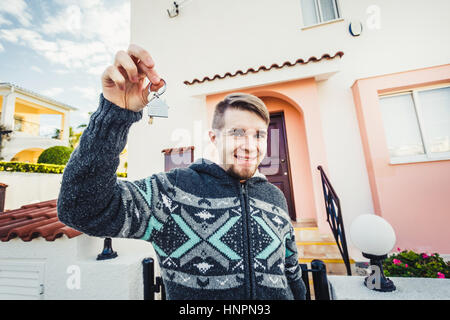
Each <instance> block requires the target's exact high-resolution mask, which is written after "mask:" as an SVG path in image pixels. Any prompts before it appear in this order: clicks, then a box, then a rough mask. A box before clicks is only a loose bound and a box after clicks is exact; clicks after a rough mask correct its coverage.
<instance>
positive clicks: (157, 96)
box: [146, 79, 169, 124]
mask: <svg viewBox="0 0 450 320" xmlns="http://www.w3.org/2000/svg"><path fill="white" fill-rule="evenodd" d="M161 81H164V86H163V87H162V88H160V89H159V90H158V91H157V92H155V91H151V89H152V86H153V83H152V84H150V86H149V88H148V93H149V95H150V94H151V95H152V97H151V98H150V100H149V102H148V104H147V106H146V107H147V114H148V116H149V119H148V123H149V124H152V123H153V118H154V117H159V118H168V117H169V106H168V105H167V104H166V102H165V101H163V100H162V99H161V96H162V95H163V93H164V92H165V91H166V81H165V80H163V79H161Z"/></svg>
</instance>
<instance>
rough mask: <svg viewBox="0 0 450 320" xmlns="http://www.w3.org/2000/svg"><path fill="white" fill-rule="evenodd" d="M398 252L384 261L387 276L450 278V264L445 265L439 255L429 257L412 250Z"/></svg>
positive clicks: (434, 254)
mask: <svg viewBox="0 0 450 320" xmlns="http://www.w3.org/2000/svg"><path fill="white" fill-rule="evenodd" d="M397 251H398V252H397V253H394V254H392V255H391V256H389V257H388V258H387V259H386V260H384V261H383V270H384V274H385V276H387V277H418V278H447V279H449V278H450V262H447V263H445V261H444V259H442V257H440V256H439V254H438V253H433V254H431V255H428V254H426V253H416V252H414V251H412V250H403V251H401V250H400V249H397Z"/></svg>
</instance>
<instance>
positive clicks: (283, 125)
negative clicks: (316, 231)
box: [253, 92, 317, 222]
mask: <svg viewBox="0 0 450 320" xmlns="http://www.w3.org/2000/svg"><path fill="white" fill-rule="evenodd" d="M253 94H255V95H257V96H258V97H259V98H261V99H262V100H263V101H264V103H265V104H266V106H267V108H268V110H269V112H270V117H271V121H270V124H269V137H268V141H267V143H268V149H267V156H266V158H267V159H264V160H263V162H262V163H261V166H260V172H261V173H263V174H265V175H266V176H267V178H268V180H269V181H270V182H272V183H273V184H274V185H276V186H277V187H279V188H280V190H281V191H283V193H284V195H285V197H286V201H287V203H288V207H289V215H290V217H291V219H292V220H293V221H298V222H300V221H315V220H316V219H317V217H316V210H315V205H314V192H313V183H312V177H311V167H310V159H309V150H308V144H307V139H306V129H305V121H304V117H303V113H302V112H301V110H299V109H298V108H297V107H296V106H294V105H293V104H291V103H290V102H289V101H287V99H282V98H280V97H274V96H273V95H270V94H268V93H267V92H266V93H259V94H258V93H253Z"/></svg>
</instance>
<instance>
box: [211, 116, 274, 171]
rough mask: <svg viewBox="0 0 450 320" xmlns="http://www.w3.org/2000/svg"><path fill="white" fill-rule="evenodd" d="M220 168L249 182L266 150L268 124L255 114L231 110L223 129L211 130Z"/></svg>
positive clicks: (225, 117) (225, 119)
mask: <svg viewBox="0 0 450 320" xmlns="http://www.w3.org/2000/svg"><path fill="white" fill-rule="evenodd" d="M210 138H211V141H212V142H213V143H214V144H215V145H216V147H217V151H218V155H219V163H218V164H219V165H220V166H221V167H222V168H223V169H224V170H225V171H226V172H228V174H230V175H231V176H234V177H236V178H239V179H242V180H246V179H248V178H250V177H252V176H253V174H254V173H255V171H256V170H257V169H258V166H259V164H260V163H261V161H262V160H263V159H264V156H265V155H266V151H267V125H266V122H265V121H264V120H263V119H262V118H261V117H260V116H258V115H257V114H256V113H254V112H251V111H247V110H239V109H235V108H228V109H227V110H226V111H225V113H224V126H223V128H222V129H221V130H214V131H210Z"/></svg>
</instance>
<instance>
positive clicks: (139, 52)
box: [128, 44, 155, 69]
mask: <svg viewBox="0 0 450 320" xmlns="http://www.w3.org/2000/svg"><path fill="white" fill-rule="evenodd" d="M128 54H129V55H131V56H133V57H136V58H137V59H139V60H140V61H142V62H143V63H144V64H145V65H146V66H147V67H148V68H150V69H151V68H153V67H154V66H155V62H154V61H153V59H152V57H151V56H150V54H149V53H148V52H147V51H146V50H144V49H143V48H141V47H140V46H138V45H135V44H130V46H129V47H128Z"/></svg>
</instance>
